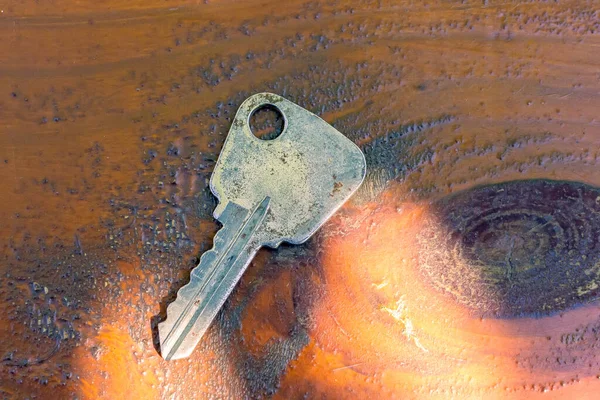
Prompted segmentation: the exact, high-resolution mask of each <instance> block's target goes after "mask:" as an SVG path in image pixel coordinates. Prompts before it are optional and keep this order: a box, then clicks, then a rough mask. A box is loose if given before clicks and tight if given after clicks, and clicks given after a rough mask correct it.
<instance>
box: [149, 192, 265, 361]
mask: <svg viewBox="0 0 600 400" xmlns="http://www.w3.org/2000/svg"><path fill="white" fill-rule="evenodd" d="M270 201H271V198H270V197H268V196H267V197H265V198H264V199H263V201H262V202H261V203H260V204H259V205H258V206H257V207H256V208H255V209H254V210H253V211H252V212H251V211H250V210H248V209H246V208H244V207H241V206H239V205H237V204H235V203H232V202H230V203H229V204H227V206H226V207H225V210H224V211H223V214H222V215H221V218H220V221H221V222H222V223H223V228H221V230H219V232H217V234H216V235H215V237H214V240H213V248H212V249H211V250H209V251H207V252H206V253H204V254H202V256H201V257H200V263H199V264H198V266H197V267H196V268H194V269H193V270H192V272H191V274H190V282H189V283H188V284H187V285H185V286H183V287H182V288H181V289H179V291H178V292H177V298H176V300H175V301H173V302H172V303H171V304H169V306H168V307H167V318H166V319H165V320H164V321H163V322H161V323H159V324H158V334H159V339H160V348H161V355H162V356H163V358H164V359H165V360H175V359H180V358H185V357H188V356H189V355H190V354H191V353H192V351H193V350H194V348H195V347H196V345H197V344H198V342H199V341H200V339H201V338H202V336H203V335H204V333H205V332H206V330H207V329H208V327H209V326H210V324H211V322H212V321H213V319H214V318H215V317H216V315H217V313H218V311H219V310H220V309H221V307H222V306H223V303H225V300H226V299H227V297H228V296H229V294H230V293H231V291H232V290H233V288H234V287H235V285H236V284H237V282H238V280H239V279H240V277H241V276H242V274H243V273H244V271H245V270H246V267H247V266H248V264H249V263H250V261H251V260H252V258H253V257H254V255H255V254H256V252H257V251H258V249H259V248H260V244H259V243H256V241H255V240H253V236H254V234H255V232H256V230H257V229H258V228H259V227H260V226H261V224H262V221H263V219H264V218H265V215H266V214H267V211H268V210H269V204H270Z"/></svg>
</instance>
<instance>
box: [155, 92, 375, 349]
mask: <svg viewBox="0 0 600 400" xmlns="http://www.w3.org/2000/svg"><path fill="white" fill-rule="evenodd" d="M267 105H269V106H272V107H276V109H277V110H279V111H280V112H281V114H282V116H283V119H284V125H283V130H282V132H281V134H280V135H279V136H278V137H277V138H274V139H271V140H264V139H259V138H257V137H256V136H254V134H253V133H252V131H251V128H250V123H249V122H250V116H251V115H252V114H253V112H255V111H256V110H258V109H259V108H260V107H263V106H267ZM365 173H366V164H365V157H364V155H363V154H362V152H361V151H360V149H359V148H358V147H357V146H356V145H355V144H354V143H352V142H351V141H350V140H348V139H347V138H346V137H345V136H344V135H342V134H341V133H340V132H338V131H336V130H335V129H334V128H333V127H331V126H330V125H329V124H327V123H326V122H325V121H323V120H322V119H321V118H319V117H317V116H316V115H314V114H312V113H311V112H308V111H306V110H305V109H303V108H302V107H299V106H297V105H296V104H293V103H292V102H290V101H288V100H285V99H284V98H282V97H280V96H277V95H274V94H271V93H259V94H256V95H254V96H252V97H250V98H249V99H247V100H246V101H244V102H243V103H242V105H241V106H240V109H239V110H238V112H237V113H236V116H235V118H234V120H233V123H232V126H231V129H230V130H229V134H228V135H227V139H226V141H225V144H224V145H223V150H222V151H221V154H220V155H219V159H218V161H217V164H216V165H215V169H214V171H213V174H212V176H211V181H210V188H211V190H212V192H213V193H214V195H215V196H216V197H217V198H218V199H219V204H218V206H217V207H216V209H215V211H214V215H215V218H217V219H218V220H219V221H220V222H221V223H222V224H223V228H222V229H221V230H220V231H219V232H218V233H217V235H216V236H215V239H214V241H215V245H214V247H213V248H212V249H211V250H210V251H208V252H207V253H204V254H203V255H202V257H201V258H200V264H199V265H198V266H197V267H196V268H194V270H193V271H192V273H191V275H190V283H188V284H187V285H185V286H184V287H183V288H181V289H180V290H179V292H178V293H177V299H176V300H175V301H174V302H173V303H171V304H170V305H169V307H168V308H167V319H166V320H165V321H163V322H161V323H160V324H159V325H158V331H159V335H160V347H161V354H162V356H163V357H164V358H165V359H167V360H171V359H178V358H184V357H187V356H189V355H190V354H191V352H192V351H193V349H194V348H195V347H196V345H197V344H198V342H199V341H200V339H201V338H202V336H203V335H204V332H206V330H207V329H208V326H209V325H210V324H211V322H212V320H213V319H214V318H215V316H216V315H217V312H218V311H219V310H220V309H221V307H222V306H223V303H225V300H226V299H227V296H229V294H230V293H231V291H232V290H233V288H234V287H235V285H236V284H237V282H238V280H239V279H240V277H241V276H242V274H243V273H244V271H245V270H246V267H247V266H248V264H249V263H250V261H251V260H252V258H253V257H254V255H255V254H256V252H257V251H258V250H259V249H260V248H261V247H262V246H270V247H273V248H276V247H278V246H279V245H280V244H281V243H282V242H284V241H285V242H289V243H292V244H300V243H303V242H305V241H306V240H307V239H308V238H309V237H310V236H311V235H312V234H313V233H314V232H315V231H316V230H317V229H318V228H320V227H321V225H323V224H324V223H325V221H327V219H328V218H329V217H330V216H331V215H332V214H333V213H334V212H335V211H337V210H338V209H339V208H340V207H341V206H342V204H343V203H344V202H345V201H346V200H347V199H348V198H349V197H350V196H351V195H352V193H354V192H355V191H356V189H358V187H359V186H360V184H361V183H362V181H363V179H364V177H365Z"/></svg>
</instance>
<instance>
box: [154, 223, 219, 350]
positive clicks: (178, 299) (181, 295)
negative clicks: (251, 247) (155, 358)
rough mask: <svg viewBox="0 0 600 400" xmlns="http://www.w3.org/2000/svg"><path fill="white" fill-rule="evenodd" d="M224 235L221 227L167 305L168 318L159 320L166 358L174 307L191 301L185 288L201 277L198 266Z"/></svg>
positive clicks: (173, 322)
mask: <svg viewBox="0 0 600 400" xmlns="http://www.w3.org/2000/svg"><path fill="white" fill-rule="evenodd" d="M224 235H225V230H224V229H223V228H221V229H219V231H218V232H217V233H216V234H215V237H214V238H213V247H212V248H211V249H210V250H208V251H206V252H204V253H202V255H201V256H200V260H199V262H198V265H196V266H195V267H194V268H193V269H192V272H191V273H190V281H189V282H188V283H186V284H185V285H183V286H182V287H181V288H179V290H178V291H177V294H176V295H175V299H174V300H173V301H172V302H171V303H169V305H168V306H167V309H166V314H167V315H166V318H165V319H164V320H163V321H161V322H159V324H158V335H159V340H160V347H161V355H162V356H163V357H165V358H166V357H167V354H164V353H163V351H164V349H163V343H164V340H165V339H166V337H168V336H169V334H170V332H171V331H170V330H169V331H166V332H163V331H164V328H167V327H171V329H173V326H174V324H175V322H176V321H175V320H176V313H175V312H174V307H176V305H177V303H182V302H183V303H184V305H185V302H186V301H189V300H188V299H187V298H186V296H185V290H186V288H187V287H188V286H189V285H190V284H192V283H193V282H194V281H196V280H199V279H200V277H199V276H198V275H197V274H194V270H196V268H199V267H200V266H201V265H202V263H203V262H205V261H206V260H207V256H209V255H213V254H215V248H216V247H217V244H218V243H219V242H222V241H221V240H220V239H222V236H224ZM161 327H163V329H161ZM167 350H170V349H167ZM172 358H173V357H170V358H169V359H172Z"/></svg>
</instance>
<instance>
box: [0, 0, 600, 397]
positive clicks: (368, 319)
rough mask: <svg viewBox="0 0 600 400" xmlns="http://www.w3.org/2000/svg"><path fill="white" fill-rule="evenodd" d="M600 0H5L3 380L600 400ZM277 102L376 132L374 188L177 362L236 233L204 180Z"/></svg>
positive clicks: (259, 279) (230, 392) (260, 263)
mask: <svg viewBox="0 0 600 400" xmlns="http://www.w3.org/2000/svg"><path fill="white" fill-rule="evenodd" d="M599 7H600V4H599V3H598V2H594V1H590V2H582V1H565V2H560V3H554V2H548V3H545V2H525V3H522V2H516V1H510V2H503V3H496V2H488V1H462V2H459V1H428V2H420V1H394V2H391V1H374V2H366V1H365V2H356V3H351V2H346V1H341V2H322V3H320V2H297V1H287V2H266V1H254V0H251V1H245V2H234V1H213V0H206V1H204V2H201V1H187V2H186V1H180V2H172V1H154V0H145V1H138V0H133V1H118V0H108V1H104V2H91V1H89V2H81V1H62V2H37V1H32V0H23V1H18V2H17V1H12V2H11V1H9V2H8V3H6V2H5V3H4V4H2V5H1V11H0V37H1V38H2V40H1V41H0V121H1V123H2V124H1V127H0V177H1V179H2V182H3V183H4V188H3V191H2V194H1V195H0V205H1V207H0V218H1V221H2V224H1V226H0V233H1V238H2V241H1V242H0V243H1V249H2V253H1V256H2V263H1V264H0V272H1V276H2V278H1V279H0V303H1V307H0V310H1V311H0V316H1V322H0V334H1V336H0V338H1V339H2V340H1V341H0V342H1V343H0V357H2V360H3V361H2V364H1V366H0V394H2V397H3V398H9V399H10V398H26V397H27V398H43V399H55V398H61V399H76V398H77V399H94V398H104V399H121V398H123V399H154V398H165V399H171V398H173V399H188V398H189V399H195V398H198V399H204V398H269V397H274V398H281V399H296V398H310V399H313V398H317V399H318V398H332V399H333V398H336V399H340V398H348V399H362V398H372V397H376V398H386V399H387V398H416V399H422V398H423V399H425V398H426V399H430V398H433V399H446V398H457V399H466V398H473V399H479V398H487V399H489V398H527V399H531V398H537V397H541V396H542V395H544V392H551V394H553V398H586V397H587V398H593V397H594V396H595V395H597V393H598V391H599V390H600V375H598V374H599V373H600V350H599V349H600V302H599V301H598V300H596V299H597V297H598V293H599V291H598V290H599V289H598V287H599V283H600V259H599V258H600V243H599V239H600V234H599V232H600V191H599V190H598V189H596V187H599V186H600V173H598V168H599V162H600V147H599V144H600V120H599V118H600V116H599V113H598V110H599V106H598V100H599V99H600V68H599V67H600V37H599V36H598V31H599V29H600V18H599V14H598V12H599V11H598V9H599ZM259 91H269V92H274V93H278V94H280V95H283V96H285V97H287V98H288V99H290V100H292V101H294V102H296V103H298V104H300V105H302V106H303V107H305V108H307V109H309V110H310V111H312V112H315V113H317V114H319V115H320V116H322V118H324V119H325V120H326V121H328V122H329V123H331V124H332V125H333V126H335V127H336V128H337V129H338V130H340V131H341V132H343V133H345V134H346V135H347V136H348V137H349V138H350V139H352V140H353V141H354V142H355V143H357V144H358V145H359V146H361V147H362V149H363V150H364V152H365V154H366V157H367V161H368V164H369V173H368V176H367V180H366V182H365V184H364V186H363V188H362V189H361V191H360V193H358V194H357V196H355V198H354V199H353V200H352V201H351V202H350V203H349V204H347V205H346V206H345V207H344V208H343V209H342V210H341V211H340V212H339V213H338V214H337V215H336V216H335V217H334V218H333V219H332V220H331V221H330V222H329V223H328V224H327V225H326V226H325V227H323V229H322V230H321V231H320V232H319V234H317V235H316V236H315V237H314V238H313V239H311V241H310V242H309V243H307V244H305V245H303V246H282V248H280V249H279V250H277V251H268V250H265V251H261V253H260V254H259V255H258V257H257V259H256V260H255V261H254V262H253V264H252V265H251V266H250V268H249V270H248V271H247V272H246V274H245V275H244V277H243V278H242V281H241V282H240V284H239V285H238V287H237V288H236V290H235V292H234V294H233V295H232V297H231V298H230V300H229V301H228V302H227V304H226V306H225V308H224V310H223V311H222V312H221V313H220V315H219V317H218V319H217V321H216V322H215V323H214V324H213V325H212V327H211V328H210V329H209V331H208V333H207V335H206V337H205V338H204V339H203V341H202V343H201V344H200V345H199V346H198V348H197V349H196V351H195V352H194V354H193V355H192V357H190V358H189V359H185V360H181V361H176V362H165V361H164V360H163V359H162V358H161V357H160V356H159V354H158V352H157V338H156V324H157V322H158V321H160V320H162V318H164V310H165V306H166V304H168V302H170V301H171V300H172V299H173V296H174V293H175V292H176V290H177V289H178V288H179V287H181V286H182V285H183V284H185V283H186V282H187V280H188V278H189V271H190V269H191V268H192V267H193V266H194V265H195V264H196V263H197V261H198V255H199V254H200V253H201V252H202V251H204V250H206V249H208V248H210V246H211V239H212V236H213V235H214V233H215V232H216V230H217V229H218V226H217V223H216V222H215V221H214V220H213V218H212V216H211V212H212V209H213V207H214V206H215V200H214V198H213V197H212V196H211V194H210V192H209V191H208V189H207V182H208V179H209V177H210V173H211V170H212V167H213V165H214V162H215V159H216V157H217V156H218V153H219V150H220V148H221V146H222V143H223V140H224V138H225V136H226V134H227V131H228V128H229V123H230V121H231V118H232V116H233V114H234V113H235V111H236V109H237V107H238V106H239V104H240V103H241V101H243V99H245V98H246V97H247V96H249V95H250V94H253V93H255V92H259ZM481 185H487V186H481ZM490 185H491V186H490ZM544 398H547V397H544Z"/></svg>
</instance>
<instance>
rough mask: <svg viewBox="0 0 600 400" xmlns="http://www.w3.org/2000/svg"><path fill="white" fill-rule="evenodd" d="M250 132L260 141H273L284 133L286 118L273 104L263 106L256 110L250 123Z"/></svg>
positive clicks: (251, 115)
mask: <svg viewBox="0 0 600 400" xmlns="http://www.w3.org/2000/svg"><path fill="white" fill-rule="evenodd" d="M248 123H249V124H250V130H251V131H252V133H253V134H254V136H256V137H257V138H259V139H262V140H273V139H275V138H277V137H279V135H281V133H282V132H283V129H284V128H285V118H284V117H283V114H282V113H281V111H279V109H278V108H277V107H275V106H274V105H272V104H263V105H262V106H260V107H258V108H256V109H255V110H254V111H253V112H252V114H250V119H249V121H248Z"/></svg>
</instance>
